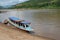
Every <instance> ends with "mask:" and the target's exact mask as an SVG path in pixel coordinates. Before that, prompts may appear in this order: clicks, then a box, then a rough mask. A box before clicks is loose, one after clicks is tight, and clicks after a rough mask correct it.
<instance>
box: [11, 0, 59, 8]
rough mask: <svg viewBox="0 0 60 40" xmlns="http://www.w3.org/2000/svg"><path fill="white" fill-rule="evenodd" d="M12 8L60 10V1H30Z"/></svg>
mask: <svg viewBox="0 0 60 40" xmlns="http://www.w3.org/2000/svg"><path fill="white" fill-rule="evenodd" d="M11 8H17V9H18V8H33V9H38V8H60V0H30V1H27V2H24V3H21V4H17V5H14V6H13V7H11Z"/></svg>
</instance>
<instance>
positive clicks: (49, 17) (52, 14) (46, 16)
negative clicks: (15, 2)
mask: <svg viewBox="0 0 60 40" xmlns="http://www.w3.org/2000/svg"><path fill="white" fill-rule="evenodd" d="M1 11H6V12H2V13H1V14H0V22H3V21H4V20H5V19H7V18H8V17H10V16H15V17H18V18H21V19H24V20H28V21H30V22H31V25H30V26H31V27H32V28H33V29H34V32H35V34H36V35H38V36H43V37H48V38H52V39H56V40H60V10H59V9H39V10H20V9H4V10H1Z"/></svg>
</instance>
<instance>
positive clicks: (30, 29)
mask: <svg viewBox="0 0 60 40" xmlns="http://www.w3.org/2000/svg"><path fill="white" fill-rule="evenodd" d="M7 21H8V22H9V23H10V24H12V25H13V26H15V27H17V28H19V29H22V30H24V31H33V29H32V28H31V27H30V26H29V27H27V28H23V26H19V25H17V24H16V23H13V22H12V21H10V19H7Z"/></svg>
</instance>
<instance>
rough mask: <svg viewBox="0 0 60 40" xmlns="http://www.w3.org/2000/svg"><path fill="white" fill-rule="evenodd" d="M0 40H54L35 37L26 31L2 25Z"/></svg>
mask: <svg viewBox="0 0 60 40" xmlns="http://www.w3.org/2000/svg"><path fill="white" fill-rule="evenodd" d="M0 40H52V39H48V38H45V37H38V36H33V35H31V34H29V33H27V32H26V31H23V30H21V29H18V28H16V27H14V26H11V25H9V26H8V25H5V24H2V23H0Z"/></svg>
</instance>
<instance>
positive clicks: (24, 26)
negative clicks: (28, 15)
mask: <svg viewBox="0 0 60 40" xmlns="http://www.w3.org/2000/svg"><path fill="white" fill-rule="evenodd" d="M12 20H13V21H12ZM17 20H20V21H21V19H19V18H16V17H9V18H8V19H7V21H8V22H9V23H10V24H12V25H14V26H15V27H17V28H20V29H22V30H25V31H33V29H32V28H31V27H30V23H29V22H26V21H22V22H20V23H16V22H15V21H17ZM19 24H20V25H19ZM21 24H22V25H21Z"/></svg>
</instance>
